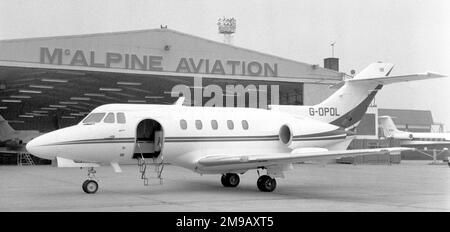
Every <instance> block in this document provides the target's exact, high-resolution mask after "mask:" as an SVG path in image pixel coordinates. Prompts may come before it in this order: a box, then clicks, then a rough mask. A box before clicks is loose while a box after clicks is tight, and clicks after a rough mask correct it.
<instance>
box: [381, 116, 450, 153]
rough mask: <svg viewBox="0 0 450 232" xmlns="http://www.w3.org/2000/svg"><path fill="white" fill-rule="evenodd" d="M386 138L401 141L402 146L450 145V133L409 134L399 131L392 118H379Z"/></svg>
mask: <svg viewBox="0 0 450 232" xmlns="http://www.w3.org/2000/svg"><path fill="white" fill-rule="evenodd" d="M379 121H380V126H381V128H382V129H383V133H384V136H386V137H387V138H394V139H399V140H400V141H401V145H402V146H424V145H450V133H425V132H420V133H419V132H407V131H401V130H398V129H397V127H396V126H395V124H394V121H393V120H392V118H391V117H390V116H380V117H379Z"/></svg>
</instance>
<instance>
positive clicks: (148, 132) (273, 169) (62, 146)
mask: <svg viewBox="0 0 450 232" xmlns="http://www.w3.org/2000/svg"><path fill="white" fill-rule="evenodd" d="M392 68H393V65H392V64H386V63H374V64H371V65H370V66H369V67H368V68H366V69H365V70H364V71H362V72H361V73H359V74H358V75H357V76H355V77H354V78H353V79H349V80H345V81H343V82H342V84H340V85H339V86H340V87H341V88H340V89H338V90H337V91H336V92H335V93H334V94H332V95H331V96H330V97H329V98H328V99H326V100H325V101H324V102H322V103H320V104H318V105H314V106H271V107H270V109H269V110H267V109H253V108H220V107H190V106H183V101H184V99H183V98H180V99H178V101H177V102H176V103H175V104H174V105H142V104H108V105H103V106H99V107H97V108H96V109H94V110H93V111H92V112H91V113H90V114H89V115H88V116H87V117H86V118H84V119H83V120H82V121H81V122H80V123H79V124H78V125H75V126H71V127H67V128H63V129H59V130H56V131H53V132H50V133H47V134H45V135H42V136H40V137H38V138H36V139H34V140H32V141H31V142H29V143H28V144H27V149H28V151H29V152H30V153H32V154H33V155H36V156H38V157H41V158H44V159H52V160H55V161H56V163H57V165H58V167H87V168H88V177H89V179H88V180H86V181H85V182H84V183H83V190H84V191H85V192H86V193H95V192H96V191H97V190H98V183H97V182H96V181H95V180H94V179H93V178H92V174H93V173H95V170H94V167H98V166H99V165H100V164H110V165H111V166H112V167H113V168H114V170H115V171H116V172H120V171H121V169H120V166H119V164H120V163H126V162H130V161H132V160H135V161H136V160H137V161H138V164H139V165H140V166H141V167H144V168H143V172H144V174H145V162H146V161H145V159H146V158H152V159H153V160H155V162H161V163H162V162H168V163H171V164H173V165H178V166H181V167H184V168H187V169H190V170H192V171H194V172H197V173H200V174H222V178H221V181H222V184H223V185H224V186H225V187H236V186H238V184H239V174H244V173H245V172H247V171H248V170H252V169H257V170H258V173H259V170H265V171H266V174H265V175H261V176H260V177H259V179H258V181H257V186H258V189H259V190H261V191H264V192H271V191H273V190H274V189H275V187H276V180H275V177H283V172H284V171H286V170H289V169H290V168H291V167H292V163H295V162H302V161H309V160H321V159H330V158H336V157H343V156H349V155H358V154H369V153H382V152H397V153H398V152H401V151H403V150H410V148H382V149H360V150H346V149H347V147H348V145H349V143H350V142H351V140H352V139H353V138H354V136H352V135H353V133H351V132H350V131H348V130H345V128H349V127H351V126H353V125H354V124H355V123H357V122H358V121H360V120H361V118H362V116H363V115H364V113H365V112H366V110H367V107H368V105H369V104H370V102H371V101H372V99H373V97H374V96H375V94H376V93H377V91H378V90H380V89H381V87H382V86H383V85H385V84H391V83H395V82H403V81H412V80H422V79H428V78H436V77H443V76H442V75H438V74H432V73H426V74H416V75H405V76H395V77H394V76H393V77H386V76H387V75H388V74H389V73H390V71H391V70H392ZM159 170H160V171H162V169H159ZM141 171H142V170H141ZM159 177H161V172H159Z"/></svg>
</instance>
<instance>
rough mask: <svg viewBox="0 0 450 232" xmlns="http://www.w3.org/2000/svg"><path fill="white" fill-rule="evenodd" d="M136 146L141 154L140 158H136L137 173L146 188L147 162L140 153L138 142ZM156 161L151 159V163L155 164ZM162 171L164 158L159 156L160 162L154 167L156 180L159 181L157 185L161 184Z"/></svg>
mask: <svg viewBox="0 0 450 232" xmlns="http://www.w3.org/2000/svg"><path fill="white" fill-rule="evenodd" d="M137 146H138V148H139V151H140V153H141V156H140V157H138V158H137V161H138V166H139V173H140V174H141V179H142V180H144V186H148V177H147V175H146V171H147V162H146V161H145V158H144V153H143V152H142V148H141V144H140V143H139V142H138V143H137ZM156 161H157V159H156V158H153V163H156ZM163 169H164V158H163V156H161V162H160V163H157V164H156V165H155V173H156V176H157V178H158V179H159V184H163V178H162V171H163Z"/></svg>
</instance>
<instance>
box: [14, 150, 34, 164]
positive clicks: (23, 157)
mask: <svg viewBox="0 0 450 232" xmlns="http://www.w3.org/2000/svg"><path fill="white" fill-rule="evenodd" d="M17 165H19V166H23V165H30V166H34V161H33V159H32V158H31V155H30V154H28V153H19V154H17Z"/></svg>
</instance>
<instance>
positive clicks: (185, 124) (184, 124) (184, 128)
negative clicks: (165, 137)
mask: <svg viewBox="0 0 450 232" xmlns="http://www.w3.org/2000/svg"><path fill="white" fill-rule="evenodd" d="M180 127H181V129H183V130H186V129H187V122H186V120H184V119H181V120H180Z"/></svg>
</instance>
